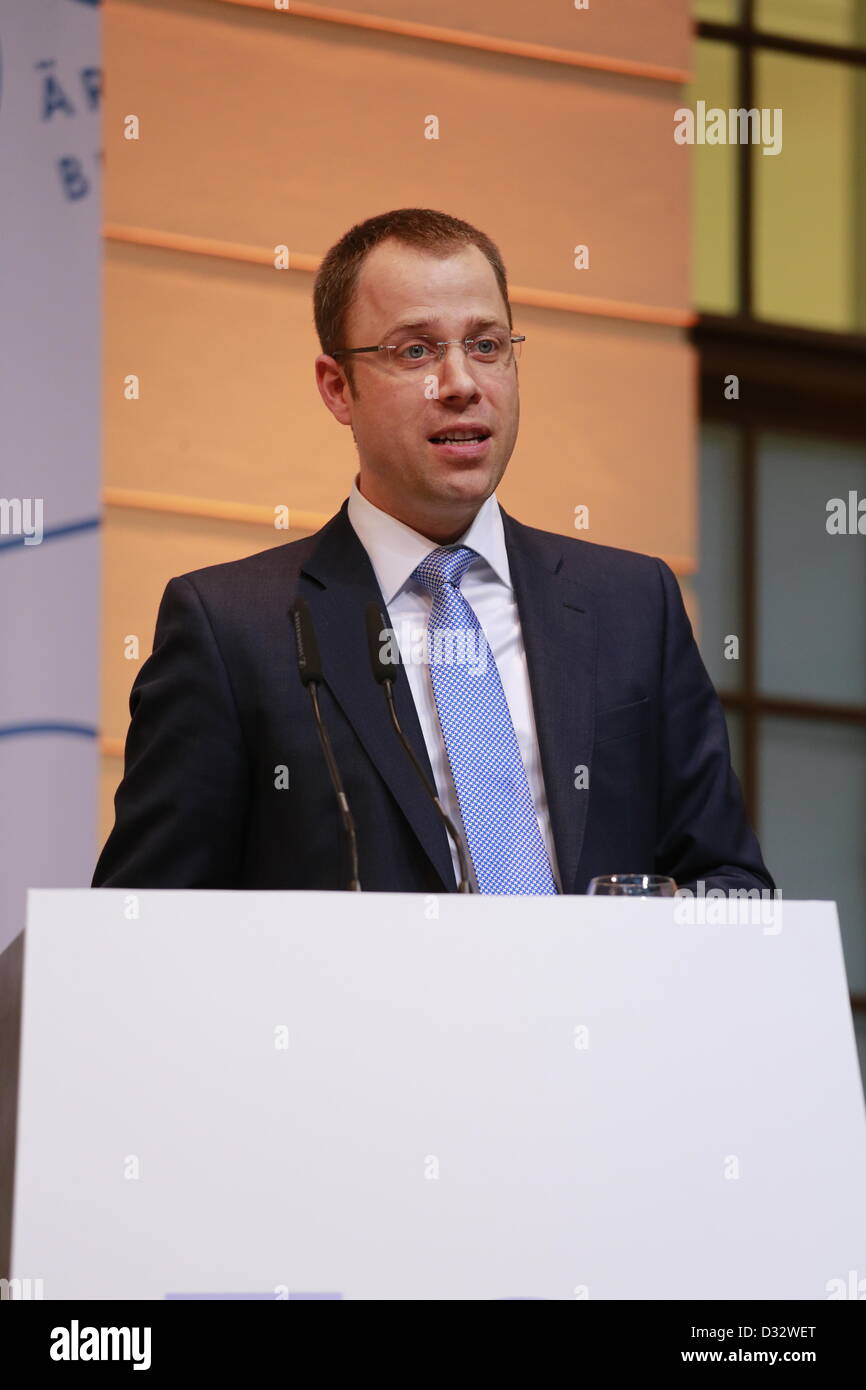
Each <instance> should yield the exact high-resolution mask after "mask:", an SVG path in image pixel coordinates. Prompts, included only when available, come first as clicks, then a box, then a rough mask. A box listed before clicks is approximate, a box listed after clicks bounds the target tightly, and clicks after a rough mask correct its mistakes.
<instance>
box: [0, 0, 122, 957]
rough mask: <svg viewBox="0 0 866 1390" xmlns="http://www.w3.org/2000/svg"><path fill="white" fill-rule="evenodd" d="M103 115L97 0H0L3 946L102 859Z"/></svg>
mask: <svg viewBox="0 0 866 1390" xmlns="http://www.w3.org/2000/svg"><path fill="white" fill-rule="evenodd" d="M100 111H101V16H100V11H99V7H98V3H97V0H0V306H2V310H0V361H2V363H3V370H2V372H0V949H2V948H3V947H4V946H5V945H6V944H7V943H8V942H9V941H11V940H12V938H13V937H15V936H16V935H17V934H18V932H19V931H21V929H22V928H23V926H24V914H25V894H26V889H27V888H28V887H36V886H44V887H51V886H60V885H66V886H71V885H82V886H86V885H87V884H88V883H89V881H90V876H91V873H92V871H93V864H94V860H95V852H96V848H97V846H96V816H97V776H98V746H97V728H96V726H97V719H98V709H99V646H98V637H99V583H98V580H99V569H98V565H99V488H100V458H99V448H100V370H101V368H100V351H101V342H100V338H101V323H100V320H101V303H100V299H101V295H100V287H101V281H100V276H101V261H102V250H101V224H102V207H101V145H102V133H101V125H100Z"/></svg>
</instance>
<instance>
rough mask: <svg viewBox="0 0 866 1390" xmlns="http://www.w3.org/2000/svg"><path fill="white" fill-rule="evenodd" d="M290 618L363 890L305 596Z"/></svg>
mask: <svg viewBox="0 0 866 1390" xmlns="http://www.w3.org/2000/svg"><path fill="white" fill-rule="evenodd" d="M291 618H292V622H293V623H294V625H295V640H296V641H297V644H298V671H299V673H300V677H301V680H302V681H303V683H304V685H305V686H306V687H307V690H308V691H309V692H310V702H311V704H312V706H313V717H314V718H315V721H316V729H317V731H318V734H319V742H320V743H321V745H322V752H323V754H324V756H325V762H326V764H327V767H328V774H329V776H330V778H331V785H332V786H333V788H334V794H335V796H336V798H337V805H338V806H339V808H340V819H341V820H342V822H343V829H344V830H345V832H346V843H347V845H348V847H349V865H350V868H349V883H348V888H349V890H350V891H351V892H353V893H360V891H361V881H360V879H359V877H358V839H357V836H356V834H355V822H354V820H353V819H352V812H351V811H350V810H349V802H348V798H347V797H346V793H345V790H344V788H343V779H342V777H341V776H340V769H339V768H338V767H337V760H336V758H335V757H334V750H333V748H332V747H331V740H330V738H329V736H328V730H327V729H326V728H325V722H324V720H323V719H322V712H321V710H320V709H319V691H318V687H319V685H320V683H321V681H322V679H323V675H322V659H321V657H320V656H319V644H318V642H317V641H316V632H315V628H314V627H313V618H312V614H311V613H310V608H309V604H308V603H307V600H306V599H303V598H299V599H298V600H297V601H296V603H295V606H294V608H292V609H291Z"/></svg>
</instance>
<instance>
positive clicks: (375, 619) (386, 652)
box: [367, 602, 400, 685]
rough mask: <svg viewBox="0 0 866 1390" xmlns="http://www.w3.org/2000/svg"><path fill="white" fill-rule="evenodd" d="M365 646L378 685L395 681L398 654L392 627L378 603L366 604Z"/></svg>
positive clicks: (398, 662) (397, 669)
mask: <svg viewBox="0 0 866 1390" xmlns="http://www.w3.org/2000/svg"><path fill="white" fill-rule="evenodd" d="M367 646H368V647H369V649H370V665H371V667H372V669H373V675H374V676H375V678H376V680H377V681H378V682H379V684H380V685H384V684H385V681H392V682H393V681H395V680H396V679H397V672H398V671H399V669H400V652H399V648H398V647H397V637H396V634H395V632H394V629H393V627H392V626H391V624H390V623H389V621H388V619H387V617H386V615H385V614H384V613H383V611H382V609H381V608H380V607H379V605H378V603H374V602H370V603H368V604H367Z"/></svg>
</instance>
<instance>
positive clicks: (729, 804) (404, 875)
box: [93, 502, 774, 893]
mask: <svg viewBox="0 0 866 1390" xmlns="http://www.w3.org/2000/svg"><path fill="white" fill-rule="evenodd" d="M347 506H348V503H347V502H344V503H343V506H342V507H341V509H340V511H339V512H338V513H337V514H336V516H334V517H332V518H331V520H330V521H329V522H328V523H327V525H325V526H324V527H323V528H322V530H320V531H319V532H317V533H316V534H315V535H313V536H310V537H308V538H305V539H303V540H299V541H292V542H289V543H287V544H285V545H282V546H278V547H276V548H273V549H270V550H265V551H263V552H261V553H260V554H257V555H251V556H249V557H248V558H246V559H243V560H236V561H233V562H231V563H229V564H221V565H212V566H208V567H207V568H205V569H200V570H195V571H192V572H191V573H189V574H185V575H181V576H180V577H178V578H175V579H172V580H171V581H170V582H169V584H168V585H167V587H166V589H165V593H164V595H163V598H162V602H161V604H160V609H159V614H158V617H157V623H156V635H155V640H154V647H153V651H152V654H151V655H150V656H149V657H148V659H147V660H146V661H145V662H144V664H143V665H142V667H141V670H140V671H139V673H138V675H137V676H136V679H135V682H134V684H133V687H132V691H131V694H130V700H129V708H130V713H131V716H132V720H131V723H130V726H129V731H128V735H127V740H126V755H125V774H124V777H123V780H122V782H121V784H120V786H119V788H118V791H117V794H116V796H115V825H114V828H113V830H112V832H111V834H110V836H109V838H108V840H107V842H106V844H105V847H104V849H103V851H102V854H101V855H100V858H99V862H98V863H97V866H96V870H95V873H94V875H93V887H130V888H149V887H150V888H264V889H286V888H289V889H303V888H306V889H312V888H330V889H339V888H344V887H345V885H346V881H347V877H348V874H347V855H346V850H345V844H344V839H343V835H342V830H341V824H340V819H339V813H338V810H337V805H336V802H335V798H334V794H333V791H332V788H331V784H330V781H329V779H328V775H327V770H326V767H325V764H324V761H323V758H322V753H321V749H320V747H319V742H318V738H317V736H316V731H315V726H314V723H313V717H312V711H311V708H310V701H309V695H308V693H307V691H306V690H305V688H304V687H303V685H302V684H301V680H300V677H299V674H298V663H297V652H296V646H295V636H294V629H293V625H292V622H291V618H290V609H291V606H292V604H293V602H294V600H295V598H296V597H297V596H298V595H302V596H303V597H304V598H306V600H307V602H308V603H309V606H310V610H311V613H312V617H313V621H314V623H315V628H316V633H317V635H318V640H319V646H320V649H321V656H322V664H323V669H324V675H325V684H324V685H323V687H322V688H321V691H320V703H321V708H322V713H323V715H324V718H325V720H326V722H327V726H328V729H329V732H330V735H331V739H332V741H333V745H334V751H335V754H336V758H337V762H338V764H339V767H340V769H341V772H342V776H343V780H344V783H345V788H346V793H347V796H348V799H349V804H350V806H351V808H352V812H353V815H354V818H355V822H356V825H357V833H358V850H359V859H360V878H361V884H362V887H363V888H365V889H369V890H374V891H395V892H425V893H441V892H446V891H447V892H454V891H456V883H455V879H454V872H453V868H452V861H451V855H450V851H449V846H448V841H447V837H446V833H445V831H444V829H443V827H442V825H441V823H440V822H439V820H438V818H437V816H436V813H435V811H434V808H433V806H432V805H431V803H430V801H429V799H428V798H427V796H426V795H425V793H424V790H423V788H422V787H421V785H420V782H419V780H418V778H417V774H416V772H415V771H414V770H413V768H412V766H411V764H410V762H409V760H408V758H407V757H406V755H405V752H404V751H403V749H402V748H401V747H400V746H399V744H398V742H397V739H396V736H395V733H394V730H393V728H392V725H391V721H390V718H389V715H388V711H387V707H386V704H385V699H384V695H383V692H382V690H381V689H380V687H379V686H378V685H377V684H376V683H375V681H374V679H373V676H372V673H371V670H370V663H369V656H368V649H367V639H366V632H365V608H366V605H367V603H368V602H369V601H370V599H375V600H376V601H377V602H378V603H379V605H380V606H381V607H384V602H383V598H382V594H381V592H380V590H379V587H378V584H377V582H376V578H375V574H374V572H373V568H372V565H371V563H370V560H369V557H368V555H367V553H366V551H365V550H364V547H363V546H362V545H361V542H360V541H359V539H358V537H357V535H356V533H355V531H354V529H353V527H352V525H351V523H350V521H349V519H348V513H347ZM502 518H503V524H504V529H505V541H506V545H507V549H508V559H509V564H510V567H511V575H512V581H513V584H514V589H515V594H516V598H517V604H518V609H519V613H520V619H521V624H522V628H523V638H524V643H525V647H526V657H527V662H528V667H529V677H530V683H531V689H532V697H533V704H534V709H535V719H536V725H537V730H538V738H539V743H540V751H541V760H542V767H543V772H544V780H545V785H546V789H547V796H548V802H549V808H550V816H551V823H552V828H553V836H554V841H555V844H556V852H557V857H558V861H559V869H560V873H561V877H562V884H563V890H564V891H565V892H566V893H583V892H585V891H586V887H587V884H588V883H589V880H590V879H591V878H592V877H593V876H594V875H596V874H603V873H615V872H638V873H647V872H655V873H662V874H669V875H671V876H672V877H673V878H675V879H676V881H677V883H678V884H680V885H682V886H688V885H692V886H693V885H694V884H695V882H696V880H698V879H704V880H705V882H706V883H707V886H715V887H722V888H731V887H745V888H756V887H757V888H764V887H766V888H772V887H773V886H774V884H773V880H772V878H771V877H770V875H769V873H768V872H767V869H766V868H765V866H764V863H763V860H762V858H761V852H760V849H759V847H758V843H757V840H756V838H755V835H754V833H753V832H752V830H751V828H750V827H749V825H748V823H747V820H746V817H745V813H744V809H743V802H742V796H741V792H740V786H739V783H738V781H737V778H736V776H735V774H734V772H733V770H732V768H731V763H730V756H729V749H728V739H727V732H726V727H725V720H724V715H723V712H722V709H721V706H720V704H719V701H718V698H717V696H716V694H715V692H714V690H713V687H712V684H711V682H710V679H709V677H708V675H707V673H706V670H705V668H704V665H703V663H702V661H701V658H700V656H699V654H698V650H697V647H696V645H695V641H694V638H693V635H692V630H691V627H690V624H689V621H688V618H687V616H686V613H685V610H684V608H683V603H682V599H681V596H680V591H679V587H678V585H677V582H676V579H675V578H674V576H673V574H672V572H671V571H670V569H669V568H668V567H667V565H665V564H664V563H663V561H661V560H658V559H654V558H652V557H650V556H646V555H639V554H635V553H633V552H631V551H626V550H617V549H612V548H611V547H609V546H602V545H596V544H593V543H591V542H589V541H585V540H582V539H579V538H577V537H574V538H570V537H564V536H559V535H554V534H551V533H548V532H546V531H539V530H535V529H533V528H532V527H529V526H524V525H523V524H522V523H521V522H519V521H516V520H514V518H513V517H511V516H509V515H508V513H507V512H505V511H504V509H502ZM395 700H396V705H397V709H398V712H399V715H400V719H401V722H402V724H403V727H404V729H405V730H406V733H407V735H408V737H409V739H410V740H411V742H412V744H413V746H414V748H415V751H416V753H417V755H418V757H419V758H420V760H421V763H422V765H423V766H424V767H425V768H426V770H427V772H428V776H430V777H431V779H432V772H431V769H430V762H429V759H428V756H427V751H426V747H425V744H424V739H423V735H422V733H421V726H420V724H419V722H418V717H417V713H416V710H415V705H414V701H413V699H412V695H411V690H410V687H409V682H408V679H407V677H406V674H405V672H401V673H399V675H398V678H397V681H396V684H395ZM281 768H284V769H286V772H285V773H284V774H283V775H282V776H281V774H280V771H279V770H280V769H281ZM581 768H585V769H587V773H586V775H582V774H581V773H580V769H581ZM587 779H588V785H587ZM286 781H288V786H285V785H284V784H285V782H286Z"/></svg>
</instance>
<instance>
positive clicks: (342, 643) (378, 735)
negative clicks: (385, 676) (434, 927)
mask: <svg viewBox="0 0 866 1390" xmlns="http://www.w3.org/2000/svg"><path fill="white" fill-rule="evenodd" d="M347 509H348V503H347V502H344V503H343V505H342V507H341V508H340V511H339V512H338V513H337V515H336V516H334V517H332V518H331V520H330V521H329V522H328V524H327V525H326V526H325V527H324V528H323V529H322V530H321V531H320V532H319V534H318V536H317V538H316V544H315V547H314V549H313V551H312V554H311V555H310V557H309V558H308V559H307V561H306V562H305V563H304V565H303V566H302V574H304V575H306V576H307V582H306V583H305V584H304V585H303V589H302V592H303V596H304V597H305V598H306V600H307V602H308V603H309V605H310V611H311V613H312V616H313V622H314V624H315V628H316V636H317V638H318V642H319V648H320V652H321V657H322V668H323V671H324V676H325V683H326V685H327V686H328V688H329V689H330V691H331V694H332V695H333V697H334V699H335V700H336V701H337V703H338V704H339V706H340V708H341V709H342V711H343V713H344V715H345V716H346V718H347V719H348V720H349V722H350V724H351V725H352V727H353V728H354V730H355V733H356V734H357V736H358V738H359V739H360V741H361V743H362V744H363V746H364V748H365V749H366V752H367V754H368V755H369V757H370V760H371V762H372V763H373V765H374V767H375V768H376V769H377V771H378V772H379V774H380V776H381V777H382V778H383V779H384V781H385V782H386V784H387V786H388V788H389V789H390V791H391V793H392V795H393V796H394V799H395V800H396V802H397V804H398V806H399V807H400V809H401V810H402V812H403V814H404V815H405V817H406V819H407V820H408V822H409V824H410V825H411V827H412V829H413V830H414V832H415V834H416V835H417V837H418V840H419V841H420V843H421V845H422V847H423V849H424V850H425V852H426V853H427V855H428V857H429V859H430V861H431V863H432V864H433V866H434V868H435V869H436V871H437V873H438V874H439V876H440V878H441V879H442V882H443V884H444V885H446V887H447V889H448V891H449V892H451V891H456V886H457V885H456V881H455V878H454V868H453V864H452V860H451V851H450V848H449V841H448V836H447V834H446V831H445V829H444V827H443V826H442V824H441V822H440V820H439V817H438V816H437V814H436V811H435V809H434V807H433V805H432V803H431V801H430V798H429V797H428V796H427V795H426V793H425V791H424V789H423V787H422V786H421V783H420V781H419V779H418V774H417V773H416V772H415V770H414V768H413V767H412V765H411V763H410V761H409V759H408V758H407V756H406V754H405V752H404V750H403V749H402V748H401V747H400V744H399V740H398V738H397V735H396V733H395V732H394V728H393V726H392V724H391V718H390V715H389V713H388V708H387V705H386V703H385V695H384V693H383V691H382V690H381V689H380V688H379V686H378V685H377V683H376V681H375V680H374V678H373V674H372V671H371V669H370V656H369V651H368V648H367V634H366V627H365V613H366V607H367V604H368V603H369V602H370V600H371V599H373V600H375V601H376V602H377V603H378V604H379V606H380V608H382V609H383V610H384V611H385V612H386V613H387V609H386V607H385V601H384V599H383V597H382V592H381V590H380V588H379V585H378V583H377V581H376V575H375V572H374V570H373V566H372V564H371V563H370V558H369V556H368V555H367V552H366V550H365V549H364V547H363V545H362V544H361V542H360V540H359V539H358V535H357V533H356V531H355V529H354V527H353V526H352V523H351V522H350V521H349V518H348V510H347ZM394 703H395V705H396V707H397V715H398V717H399V720H400V723H401V725H402V727H403V731H404V733H405V734H406V737H407V738H408V740H409V742H410V743H411V745H412V747H413V748H414V750H415V753H416V755H417V757H418V759H419V760H420V763H421V766H422V767H423V768H424V769H425V771H426V773H427V776H428V778H429V779H430V782H431V783H433V780H434V779H433V770H432V768H431V766H430V759H429V756H428V753H427V745H426V744H425V742H424V735H423V734H422V732H421V725H420V722H419V720H418V713H417V710H416V709H415V702H414V700H413V699H412V691H411V688H410V686H409V680H408V677H407V675H406V672H405V671H401V672H400V673H399V675H398V677H397V679H396V681H395V683H394ZM355 810H356V812H357V808H355ZM360 874H361V883H362V885H363V882H364V865H363V864H361V865H360Z"/></svg>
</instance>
